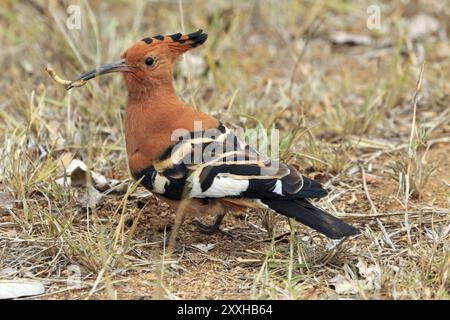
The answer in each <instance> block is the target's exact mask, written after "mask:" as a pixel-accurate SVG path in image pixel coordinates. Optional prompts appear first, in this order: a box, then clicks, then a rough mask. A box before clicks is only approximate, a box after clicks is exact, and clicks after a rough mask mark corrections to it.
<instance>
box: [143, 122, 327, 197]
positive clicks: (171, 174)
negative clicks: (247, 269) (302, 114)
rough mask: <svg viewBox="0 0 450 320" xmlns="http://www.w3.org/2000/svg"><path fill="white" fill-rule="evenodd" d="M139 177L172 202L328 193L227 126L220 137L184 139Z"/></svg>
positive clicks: (320, 194) (194, 136) (208, 136)
mask: <svg viewBox="0 0 450 320" xmlns="http://www.w3.org/2000/svg"><path fill="white" fill-rule="evenodd" d="M139 176H140V177H142V176H143V180H142V184H143V185H144V186H145V187H147V188H148V189H150V190H152V191H153V192H156V193H159V194H161V195H164V196H166V197H168V198H171V199H181V198H186V197H187V198H224V197H240V198H252V199H303V198H320V197H323V196H325V195H326V194H327V192H326V191H325V190H324V189H323V188H322V187H321V185H320V184H319V183H318V182H316V181H313V180H311V179H308V178H306V177H304V176H302V175H301V174H300V173H299V172H298V171H297V170H296V169H295V168H294V167H292V166H290V165H286V164H283V163H279V162H277V161H273V160H271V159H269V158H267V157H265V156H263V155H261V154H259V153H258V152H257V151H256V150H254V149H253V148H251V147H250V146H249V145H247V144H246V143H244V142H242V141H241V140H240V139H239V138H238V137H237V136H236V135H234V134H233V133H232V132H230V131H229V130H228V129H227V128H225V127H224V126H222V125H221V126H220V127H219V128H218V129H217V132H216V133H214V134H213V133H205V132H202V133H201V134H197V133H191V134H190V135H189V136H188V137H183V139H180V142H178V143H176V144H174V145H173V146H172V147H171V148H170V150H167V152H166V153H165V154H164V155H163V156H162V157H161V159H160V161H157V162H156V163H154V166H153V167H151V168H148V169H146V170H144V171H143V172H142V173H141V174H140V175H139ZM139 176H138V178H139Z"/></svg>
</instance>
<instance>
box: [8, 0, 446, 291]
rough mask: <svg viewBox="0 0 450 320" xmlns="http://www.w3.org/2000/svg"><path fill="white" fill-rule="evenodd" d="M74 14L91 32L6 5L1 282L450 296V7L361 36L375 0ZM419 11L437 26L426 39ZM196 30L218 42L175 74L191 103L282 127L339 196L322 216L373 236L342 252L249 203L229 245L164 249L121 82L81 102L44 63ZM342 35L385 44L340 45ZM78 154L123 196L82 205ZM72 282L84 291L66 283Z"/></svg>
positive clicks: (189, 232)
mask: <svg viewBox="0 0 450 320" xmlns="http://www.w3.org/2000/svg"><path fill="white" fill-rule="evenodd" d="M70 4H73V3H72V1H71V2H70ZM78 4H79V5H80V8H81V12H82V15H81V18H82V29H81V30H68V29H67V28H66V27H65V19H66V17H67V14H66V8H67V6H68V5H69V2H68V1H49V2H46V1H37V0H23V1H14V0H10V1H6V3H5V5H3V6H2V8H1V9H0V26H1V28H0V39H1V40H0V41H1V42H0V44H1V47H2V50H1V51H0V64H1V68H2V71H3V73H2V82H1V83H0V97H1V100H0V141H2V143H3V147H2V148H1V150H0V153H1V154H0V156H1V159H2V160H1V162H0V192H6V193H7V194H9V195H11V196H12V197H13V198H14V200H15V201H14V205H13V206H7V205H6V204H5V203H4V202H3V203H2V202H1V201H2V200H1V198H0V279H12V278H31V279H36V280H39V281H41V282H43V283H45V285H46V294H45V295H44V296H43V298H63V297H65V298H82V299H84V298H252V299H253V298H255V299H260V298H272V299H328V298H342V297H345V298H357V299H374V298H381V299H423V298H427V299H448V298H449V280H448V275H449V274H448V271H449V268H450V253H449V248H450V246H449V245H450V243H449V234H450V224H449V210H448V208H449V201H450V193H449V183H450V175H449V172H450V161H449V158H450V156H449V154H450V146H449V142H450V113H449V112H448V110H449V108H448V106H449V104H450V87H449V83H448V79H450V60H449V59H448V56H449V54H450V42H449V34H450V24H449V21H450V19H449V18H450V11H449V8H450V4H449V2H448V1H444V2H436V3H434V4H433V3H430V2H428V1H424V0H423V1H411V2H410V3H408V4H404V3H403V2H402V3H400V2H399V3H395V2H390V1H385V2H380V3H379V5H380V8H381V22H382V25H383V28H382V30H379V31H370V30H368V29H367V27H366V19H367V13H366V9H367V7H368V5H370V4H373V1H358V2H347V1H333V2H331V1H330V2H328V1H299V2H295V1H280V2H278V1H249V2H245V3H241V2H240V1H231V2H229V1H218V0H217V1H211V2H208V3H207V4H206V3H204V2H202V1H193V0H192V1H185V2H183V5H182V6H181V9H182V14H183V20H182V19H181V18H180V6H179V3H178V1H150V2H146V1H136V2H133V3H132V4H128V3H127V4H125V2H123V1H108V2H104V1H102V2H100V1H99V2H95V3H93V2H91V3H90V4H88V2H87V1H79V2H78ZM418 14H424V15H427V16H428V17H431V18H432V19H434V20H435V22H437V23H438V28H437V29H436V30H425V31H426V35H425V36H424V37H422V38H419V39H416V38H414V36H413V35H412V34H411V33H410V32H411V26H410V25H411V21H412V19H414V17H415V16H417V15H418ZM169 17H170V18H169ZM182 24H183V25H184V28H185V30H186V31H191V30H194V29H197V28H203V29H205V30H206V31H207V32H208V33H209V35H210V37H209V40H208V41H207V43H206V44H205V45H204V46H202V47H201V48H199V49H197V50H196V51H195V52H193V53H192V54H191V56H194V57H197V59H196V60H193V59H188V60H187V62H188V67H186V66H185V67H183V66H179V67H178V68H177V71H176V77H175V80H174V85H175V88H176V91H177V92H178V94H179V95H180V96H181V97H182V98H183V99H184V100H186V101H188V102H189V103H191V104H193V105H195V106H196V107H197V108H198V109H200V110H204V111H207V112H210V113H212V114H216V115H220V116H221V117H222V118H223V119H224V120H225V121H227V122H228V124H230V126H244V127H247V128H253V127H256V126H262V127H265V128H268V129H270V128H272V127H273V126H275V127H276V128H278V129H280V130H281V133H282V141H281V143H280V149H281V151H282V155H283V158H284V159H285V160H286V161H290V162H292V163H296V164H297V165H299V166H301V167H302V168H303V169H304V170H305V171H306V172H307V173H308V174H309V175H310V176H311V177H314V178H315V179H319V180H320V181H321V182H323V183H324V184H325V185H326V186H327V188H328V189H329V190H331V192H330V195H329V196H328V197H327V198H326V199H324V200H323V201H320V202H318V205H319V206H321V207H323V208H325V209H327V210H328V211H330V212H332V213H334V214H336V215H337V216H340V217H342V218H343V219H345V220H346V221H349V222H351V223H354V224H355V225H358V226H360V227H361V228H363V230H364V235H363V236H360V237H358V238H356V239H347V240H345V241H342V242H340V243H337V242H332V241H329V240H327V239H326V238H324V237H323V236H321V235H318V234H317V233H315V232H312V231H311V230H309V229H306V228H304V227H303V226H300V225H298V224H296V223H289V222H288V221H287V220H286V219H284V218H282V217H279V216H275V215H273V214H271V213H252V212H247V213H243V214H240V215H235V216H230V217H228V218H227V221H226V226H227V228H228V229H229V231H230V232H232V233H233V234H234V235H235V236H236V239H235V240H231V239H228V238H223V237H222V236H220V235H218V236H211V237H208V236H202V235H200V234H198V233H197V232H196V231H195V229H194V228H193V227H192V226H191V225H190V224H189V223H186V224H185V225H184V226H183V228H182V230H181V232H180V233H179V237H178V244H179V245H178V251H177V252H176V253H175V254H173V255H171V256H169V255H167V254H166V252H165V251H164V244H165V239H166V237H164V230H165V229H164V227H165V226H166V225H170V224H171V223H172V222H173V218H174V216H173V213H171V212H170V211H169V210H168V209H167V207H166V206H165V205H164V204H162V203H159V202H157V200H155V199H154V198H152V197H151V196H150V197H149V196H143V195H142V191H143V190H142V189H141V188H140V187H139V188H137V186H136V184H133V183H131V179H130V176H129V173H128V170H127V163H126V155H125V150H124V139H123V132H122V120H121V119H122V115H123V106H124V104H125V101H126V93H125V88H124V86H123V84H122V81H121V77H119V76H108V77H106V76H105V77H102V78H100V79H98V80H97V81H92V82H90V83H89V84H88V85H87V86H85V87H83V88H81V89H75V90H72V92H71V93H69V94H67V93H66V92H64V90H63V89H62V88H61V87H59V86H57V85H55V84H54V83H53V82H52V81H51V79H50V78H49V77H48V76H47V75H46V74H45V72H44V67H45V65H46V64H47V63H50V64H51V65H52V67H53V68H54V69H55V70H57V71H58V72H60V73H61V74H62V75H64V76H66V77H72V76H73V75H75V74H78V73H79V72H80V71H81V70H87V69H89V68H90V67H91V66H94V65H96V64H99V63H100V62H109V61H113V60H115V59H116V58H117V57H119V55H120V54H121V52H122V51H123V50H124V48H126V47H127V46H129V45H130V44H132V43H133V42H134V41H136V40H138V39H141V38H143V37H145V36H152V35H155V34H159V33H163V34H164V33H173V32H178V31H180V30H181V29H182V27H183V26H182ZM415 24H416V25H417V23H415ZM336 31H346V32H349V33H355V34H362V35H366V36H369V37H370V39H371V40H372V42H371V43H370V44H367V45H356V46H348V45H336V44H333V43H332V42H331V40H330V38H331V36H332V35H333V34H334V33H335V32H336ZM189 61H190V63H189ZM423 63H425V67H424V72H423V76H422V81H421V85H420V86H417V81H418V79H419V77H420V76H419V75H420V69H421V66H422V64H423ZM414 114H415V116H414V120H413V115H414ZM67 157H74V158H78V159H82V160H83V161H84V162H85V163H86V164H87V165H88V167H89V168H90V169H92V170H95V171H96V172H99V173H102V174H104V175H105V176H107V177H108V178H114V179H119V180H126V181H130V182H129V185H128V189H127V191H126V192H114V191H113V190H107V191H103V193H104V194H105V195H104V197H103V198H102V202H101V203H100V204H99V205H98V206H93V207H92V208H89V207H86V205H84V206H83V201H80V199H81V198H82V196H83V195H84V194H85V192H86V190H85V188H67V187H62V186H60V185H59V184H57V183H56V181H57V179H58V178H60V177H61V176H62V175H63V174H64V167H63V166H62V163H64V159H65V158H67ZM88 190H91V189H90V188H88ZM91 196H92V195H91ZM199 243H200V244H208V243H209V244H214V248H213V249H211V250H210V251H208V252H203V251H201V250H199V249H198V247H196V246H194V245H196V244H199ZM73 268H75V269H73ZM77 268H79V269H77ZM73 270H75V271H73ZM78 271H80V277H81V278H80V279H81V282H80V285H81V287H80V288H73V287H70V286H68V282H67V280H68V279H69V280H71V279H74V275H75V276H77V272H78ZM73 272H75V274H74V273H73ZM342 286H344V287H345V286H347V287H345V288H346V289H347V290H343V291H340V289H342ZM349 292H352V293H351V294H350V293H349Z"/></svg>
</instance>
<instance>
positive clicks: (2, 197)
mask: <svg viewBox="0 0 450 320" xmlns="http://www.w3.org/2000/svg"><path fill="white" fill-rule="evenodd" d="M14 200H15V199H14V198H13V197H12V196H11V195H10V194H9V193H8V192H0V215H3V214H5V213H8V210H11V209H12V208H14Z"/></svg>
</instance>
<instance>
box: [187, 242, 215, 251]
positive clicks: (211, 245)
mask: <svg viewBox="0 0 450 320" xmlns="http://www.w3.org/2000/svg"><path fill="white" fill-rule="evenodd" d="M192 246H193V247H194V248H196V249H198V250H200V251H202V252H204V253H208V251H211V250H212V249H214V248H215V246H216V245H215V244H214V243H207V244H203V243H198V244H193V245H192Z"/></svg>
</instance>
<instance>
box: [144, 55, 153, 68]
mask: <svg viewBox="0 0 450 320" xmlns="http://www.w3.org/2000/svg"><path fill="white" fill-rule="evenodd" d="M154 63H155V59H153V58H152V57H148V58H146V59H145V64H146V65H148V66H152V65H153V64H154Z"/></svg>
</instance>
